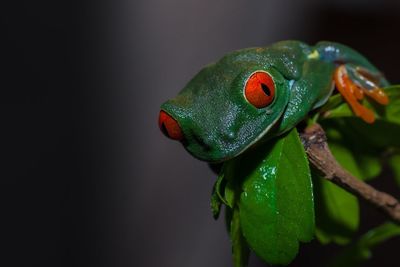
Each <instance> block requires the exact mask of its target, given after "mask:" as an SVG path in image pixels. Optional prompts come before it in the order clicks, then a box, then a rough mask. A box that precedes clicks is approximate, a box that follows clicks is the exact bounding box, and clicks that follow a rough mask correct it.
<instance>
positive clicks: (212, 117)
mask: <svg viewBox="0 0 400 267" xmlns="http://www.w3.org/2000/svg"><path fill="white" fill-rule="evenodd" d="M335 85H336V88H337V89H338V91H339V92H340V93H341V94H342V96H343V98H344V99H345V100H346V101H347V103H348V104H349V105H350V107H351V108H352V110H353V112H354V113H355V115H356V116H359V117H360V118H362V119H363V120H364V121H366V122H368V123H372V122H373V121H374V113H373V112H372V111H371V110H369V109H367V108H366V107H364V106H363V105H362V104H361V103H360V100H361V99H362V98H364V96H365V95H366V96H367V97H369V98H371V99H373V100H375V101H376V102H378V103H380V104H383V105H385V104H387V103H388V97H387V96H386V95H385V93H384V92H383V90H381V89H380V88H382V87H384V86H387V85H388V81H387V80H386V79H385V78H384V77H383V75H382V74H381V73H380V72H379V71H378V70H377V68H376V67H375V66H373V65H372V64H371V63H370V62H369V61H368V60H367V59H366V58H365V57H364V56H362V55H361V54H360V53H358V52H356V51H355V50H353V49H351V48H349V47H347V46H345V45H342V44H339V43H333V42H325V41H324V42H319V43H317V44H316V45H314V46H309V45H307V44H305V43H303V42H300V41H282V42H278V43H275V44H272V45H271V46H268V47H259V48H248V49H243V50H238V51H234V52H231V53H229V54H227V55H225V56H224V57H223V58H222V59H220V60H219V61H218V62H216V63H213V64H210V65H208V66H206V67H204V68H203V69H202V70H201V71H200V72H199V73H198V74H197V75H196V76H194V78H193V79H192V80H191V81H190V82H189V83H188V84H187V85H186V86H185V88H183V90H182V91H181V92H180V93H179V94H178V95H177V96H176V97H175V98H173V99H171V100H168V101H167V102H165V103H163V104H162V106H161V111H160V114H159V126H160V128H161V130H162V131H163V132H164V134H165V135H166V136H167V137H169V138H172V139H175V140H179V141H181V142H182V144H183V145H184V146H185V148H186V149H187V150H188V151H189V152H190V153H191V154H192V155H193V156H195V157H196V158H198V159H201V160H204V161H208V162H222V161H226V160H228V159H231V158H233V157H236V156H237V155H239V154H241V153H242V152H244V151H245V150H247V149H248V148H249V147H250V146H252V145H254V144H255V143H257V142H259V141H260V140H262V141H266V140H269V139H271V138H272V137H275V136H278V135H282V134H283V133H285V132H288V131H289V130H290V129H292V128H293V127H295V126H296V125H297V124H298V123H299V122H300V121H301V120H303V119H304V118H305V117H306V116H307V114H308V113H309V112H310V111H312V110H314V109H316V108H318V107H320V106H322V105H323V104H324V103H326V101H327V99H328V98H329V97H330V96H331V94H332V92H333V89H334V87H335Z"/></svg>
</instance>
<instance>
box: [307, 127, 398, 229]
mask: <svg viewBox="0 0 400 267" xmlns="http://www.w3.org/2000/svg"><path fill="white" fill-rule="evenodd" d="M301 139H302V142H303V144H304V147H305V150H306V153H307V155H308V158H309V160H310V163H311V164H312V166H314V167H315V168H316V169H317V170H318V171H319V172H320V173H321V174H322V176H323V177H324V178H325V179H327V180H329V181H331V182H333V183H335V184H337V185H338V186H340V187H342V188H344V189H345V190H347V191H349V192H350V193H352V194H354V195H356V196H358V197H360V198H361V199H364V200H366V201H367V202H368V203H370V204H372V205H373V206H375V207H377V208H378V209H379V210H381V211H383V212H384V213H385V214H386V215H387V216H389V217H390V218H391V219H392V220H393V221H394V222H396V223H400V203H399V201H398V200H397V199H396V198H394V197H393V196H391V195H389V194H387V193H385V192H381V191H378V190H376V189H375V188H373V187H372V186H370V185H368V184H366V183H364V182H363V181H361V180H360V179H357V178H356V177H354V176H352V175H351V174H350V173H348V172H347V171H346V170H344V169H343V168H342V167H341V166H340V164H339V163H338V162H337V161H336V159H335V158H334V157H333V155H332V153H331V151H330V150H329V147H328V144H327V142H326V140H327V139H326V135H325V132H324V130H323V129H322V127H321V126H320V125H318V124H313V125H311V126H309V127H307V128H306V129H305V131H304V133H303V134H302V135H301Z"/></svg>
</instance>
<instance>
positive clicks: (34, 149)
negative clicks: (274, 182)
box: [0, 0, 400, 267]
mask: <svg viewBox="0 0 400 267" xmlns="http://www.w3.org/2000/svg"><path fill="white" fill-rule="evenodd" d="M396 2H397V1H378V0H371V1H368V2H365V1H356V0H354V1H306V0H304V1H244V0H242V1H228V0H224V1H219V0H216V1H211V0H207V1H184V0H174V1H161V0H149V1H121V0H118V1H104V0H103V1H87V0H83V1H18V2H12V3H11V2H3V3H2V4H0V13H1V15H0V25H1V26H0V27H1V28H0V29H1V31H0V35H1V39H0V66H1V74H0V125H1V126H0V131H1V135H0V136H1V143H0V155H1V158H0V159H1V161H0V182H1V184H0V221H1V222H0V245H1V246H2V248H1V250H0V266H114V267H120V266H230V264H231V263H230V262H231V261H230V248H229V241H228V238H227V234H226V232H225V230H224V225H223V221H222V220H219V221H218V222H214V221H213V219H212V218H211V213H210V211H209V202H208V201H209V194H210V190H211V187H212V184H213V182H214V179H215V177H214V175H213V174H212V173H211V171H209V169H208V168H207V166H206V165H205V164H204V163H201V162H198V161H196V160H194V159H193V158H191V157H190V156H189V155H188V154H187V153H186V152H185V151H184V150H183V149H182V147H181V146H180V145H179V144H176V143H173V142H171V141H170V140H167V139H166V138H164V137H163V136H162V135H161V134H160V132H159V130H158V129H157V123H156V122H157V115H158V108H159V105H160V104H161V103H162V102H163V101H164V100H166V99H167V98H170V97H172V96H174V95H175V94H176V93H177V92H178V91H179V90H180V88H182V87H183V86H184V84H185V83H186V82H187V81H188V80H189V79H190V77H192V76H193V75H194V74H195V73H196V72H197V71H198V70H199V69H200V68H201V67H202V66H203V65H205V64H207V63H209V62H211V61H214V60H217V59H218V58H219V57H221V56H222V55H223V54H224V53H226V52H228V51H231V50H234V49H239V48H244V47H250V46H264V45H267V44H270V43H272V42H275V41H279V40H284V39H300V40H303V41H306V42H309V43H315V42H316V41H318V40H322V39H324V40H334V41H338V42H343V43H345V44H348V45H350V46H352V47H354V48H356V49H357V50H359V51H360V52H362V53H363V54H364V55H366V56H367V57H368V58H369V59H370V60H371V61H372V62H374V63H375V64H376V65H377V66H378V67H379V68H380V69H381V70H382V71H383V72H384V73H385V74H386V76H387V78H388V79H389V80H390V81H391V82H393V83H398V82H400V75H399V70H400V64H399V60H400V56H399V52H398V51H399V50H398V49H399V48H398V47H399V42H398V39H399V38H398V36H399V26H400V24H399V23H400V22H399V19H398V14H399V13H400V5H399V4H397V3H396ZM373 184H374V185H376V186H377V187H378V188H380V189H383V190H386V191H389V192H391V193H393V194H395V195H397V196H400V192H399V190H398V189H397V188H396V186H395V185H394V183H393V182H392V181H391V180H390V179H389V177H386V178H385V177H384V178H382V179H381V180H380V181H376V182H373ZM362 216H363V223H362V227H361V230H360V232H363V231H365V230H366V229H368V227H370V226H373V225H377V224H378V223H379V222H382V221H383V220H384V217H383V216H382V215H381V214H380V213H377V212H376V211H374V210H373V209H371V208H370V207H368V206H366V205H364V204H363V205H362ZM399 242H400V241H399V239H393V240H392V241H390V242H388V243H387V244H385V245H384V246H382V247H381V248H379V249H377V250H376V253H375V257H374V259H373V260H372V261H371V262H369V263H368V266H397V265H396V264H395V262H394V260H395V259H396V254H395V253H396V252H397V247H398V246H399V244H400V243H399ZM335 251H336V248H335V247H334V246H328V247H321V246H319V245H318V244H317V243H316V242H313V243H311V244H309V245H305V246H302V249H301V252H300V257H299V258H298V259H297V260H296V261H295V262H294V263H293V266H303V265H305V264H307V265H308V266H321V265H322V263H323V262H324V261H326V259H327V258H329V257H334V255H335ZM251 266H263V265H262V263H260V262H259V261H258V260H257V259H255V257H253V258H252V260H251ZM366 266H367V265H366Z"/></svg>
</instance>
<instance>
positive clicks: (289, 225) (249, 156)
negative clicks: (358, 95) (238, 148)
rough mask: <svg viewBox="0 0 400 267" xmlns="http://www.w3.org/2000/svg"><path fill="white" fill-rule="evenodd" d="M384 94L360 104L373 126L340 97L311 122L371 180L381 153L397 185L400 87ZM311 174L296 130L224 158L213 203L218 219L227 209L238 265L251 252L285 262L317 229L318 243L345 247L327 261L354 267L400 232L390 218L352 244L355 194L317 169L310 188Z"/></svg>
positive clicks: (344, 162)
mask: <svg viewBox="0 0 400 267" xmlns="http://www.w3.org/2000/svg"><path fill="white" fill-rule="evenodd" d="M385 91H386V93H387V94H388V95H389V97H390V103H389V105H388V106H385V107H383V106H379V105H376V104H374V103H371V102H368V100H366V101H364V104H365V105H366V106H368V107H369V108H371V109H373V110H374V112H375V114H376V122H375V123H374V124H367V123H365V122H363V121H362V120H361V119H359V118H357V117H355V116H354V115H353V113H352V112H351V110H350V108H349V107H348V105H347V104H346V103H343V101H342V100H341V97H340V96H339V95H335V96H333V97H331V99H330V100H329V101H328V103H327V104H326V105H325V106H323V107H322V109H321V111H320V113H319V114H318V115H317V116H315V118H317V120H314V121H317V122H318V123H320V124H321V125H322V127H323V128H324V130H325V132H326V134H327V137H328V144H329V147H330V149H331V151H332V154H333V155H334V156H335V158H336V159H337V161H338V162H339V163H340V164H341V166H342V167H343V168H345V169H346V170H347V171H349V172H350V173H351V174H353V175H354V176H355V177H358V178H360V179H364V180H369V179H373V178H375V177H377V176H378V175H379V174H380V173H381V171H382V158H386V159H388V166H390V167H391V169H392V171H393V174H394V176H395V177H396V179H397V183H398V184H399V186H400V138H399V136H400V86H392V87H389V88H387V89H385ZM383 156H384V157H383ZM310 176H311V174H310V170H309V167H308V160H307V157H306V154H305V152H304V148H303V146H302V144H301V142H300V139H299V136H298V134H297V130H296V129H294V130H292V131H291V132H290V133H288V134H287V135H284V136H281V137H279V138H275V139H274V140H271V142H269V143H264V144H261V145H258V146H257V147H256V148H252V149H250V150H249V151H247V152H245V153H244V154H243V155H240V156H239V157H236V158H234V159H232V160H230V161H227V162H225V163H224V165H223V167H222V171H221V173H220V175H219V177H218V180H217V182H216V183H215V186H214V189H213V194H212V198H211V206H212V211H213V214H214V217H215V218H217V217H218V214H219V213H220V209H221V205H222V204H225V206H226V222H227V228H228V232H229V234H230V238H231V242H232V252H233V260H234V266H235V267H245V266H247V261H248V257H249V251H250V250H249V249H251V250H253V251H254V252H255V253H256V254H257V255H258V256H259V257H260V258H262V259H263V260H264V261H266V262H268V263H270V264H282V265H286V264H288V263H290V262H291V261H292V260H293V258H294V257H295V256H296V254H297V252H298V248H299V242H307V241H309V240H311V239H312V237H313V235H314V232H315V234H316V236H317V238H318V240H319V241H320V242H321V243H323V244H327V243H330V242H333V243H336V244H339V245H346V246H345V250H344V252H343V253H342V254H340V255H339V256H338V257H336V258H335V259H334V262H333V263H332V266H356V265H358V264H360V263H362V261H364V260H366V259H368V258H369V257H370V256H371V249H372V248H373V247H375V246H377V245H379V244H380V243H382V242H384V241H386V240H387V239H389V238H391V237H393V236H397V235H400V227H399V226H396V225H394V224H391V223H387V224H384V225H382V226H380V227H377V228H376V229H373V230H371V231H369V232H368V233H367V234H365V235H364V236H362V237H361V238H360V239H359V240H358V241H356V242H354V241H353V240H354V235H355V233H356V232H357V231H358V227H359V223H360V222H359V204H358V200H357V198H356V197H355V196H353V195H352V194H350V193H348V192H347V191H345V190H343V189H342V188H340V187H338V186H336V185H335V184H333V183H331V182H328V181H326V180H324V179H322V178H321V177H318V175H317V174H316V173H314V172H313V173H312V176H313V185H312V183H311V179H310ZM313 187H314V188H313ZM313 192H314V195H313ZM313 198H315V215H316V219H315V223H314V207H313V205H314V204H313V203H314V199H313ZM315 224H316V225H315ZM351 242H353V243H351Z"/></svg>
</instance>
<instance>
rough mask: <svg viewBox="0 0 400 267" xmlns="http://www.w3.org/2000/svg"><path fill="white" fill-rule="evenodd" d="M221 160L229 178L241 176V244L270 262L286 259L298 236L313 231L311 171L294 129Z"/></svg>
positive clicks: (303, 238)
mask: <svg viewBox="0 0 400 267" xmlns="http://www.w3.org/2000/svg"><path fill="white" fill-rule="evenodd" d="M226 164H227V165H226V166H227V173H229V175H228V176H229V180H236V181H243V183H242V186H241V188H242V191H241V194H240V199H239V203H238V207H239V211H240V213H239V218H240V223H241V229H242V232H243V235H244V237H245V239H246V241H247V244H248V245H249V246H250V248H251V249H252V250H253V251H254V252H255V253H256V254H257V255H258V256H259V257H260V258H262V259H263V260H264V261H266V262H268V263H270V264H288V263H290V262H291V261H292V260H293V259H294V257H295V256H296V254H297V252H298V248H299V241H302V242H308V241H310V240H311V239H312V238H313V236H314V231H315V224H314V203H313V192H312V184H311V175H310V170H309V166H308V160H307V158H306V154H305V151H304V148H303V146H302V144H301V141H300V138H299V136H298V134H297V130H296V129H293V130H292V131H291V132H290V133H289V134H287V135H286V136H283V137H280V138H279V139H276V140H273V144H272V143H270V144H264V145H261V146H259V147H258V148H256V149H252V150H251V151H249V152H247V153H245V154H244V155H242V156H239V157H238V158H236V159H234V160H231V161H228V162H227V163H226ZM227 173H226V174H227Z"/></svg>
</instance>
